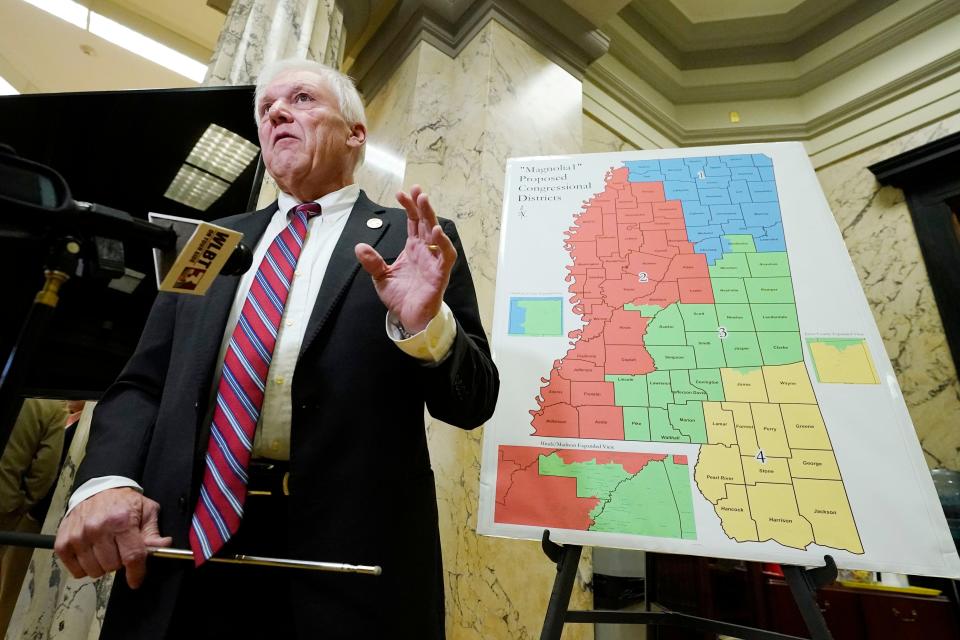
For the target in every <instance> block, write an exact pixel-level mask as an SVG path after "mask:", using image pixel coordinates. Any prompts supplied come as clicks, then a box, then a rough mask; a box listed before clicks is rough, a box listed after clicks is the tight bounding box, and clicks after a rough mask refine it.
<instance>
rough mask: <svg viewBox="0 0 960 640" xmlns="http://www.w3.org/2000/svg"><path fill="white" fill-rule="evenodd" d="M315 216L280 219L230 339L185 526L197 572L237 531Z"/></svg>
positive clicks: (299, 211)
mask: <svg viewBox="0 0 960 640" xmlns="http://www.w3.org/2000/svg"><path fill="white" fill-rule="evenodd" d="M319 213H320V205H318V204H317V203H315V202H308V203H306V204H301V205H299V206H297V207H295V208H294V209H291V211H290V213H289V214H287V215H288V217H289V218H290V223H289V224H288V225H287V226H286V228H285V229H284V230H283V231H281V232H280V233H279V234H278V235H277V237H276V238H274V240H273V243H272V244H271V245H270V248H269V249H267V253H266V254H265V255H264V257H263V261H262V262H261V263H260V267H259V269H258V270H257V274H256V276H255V277H254V279H253V282H252V283H251V284H250V290H249V292H247V299H246V301H245V302H244V304H243V310H242V311H241V312H240V318H239V320H238V321H237V326H236V327H235V328H234V330H233V334H232V335H231V336H230V342H229V344H228V345H227V351H226V355H225V356H224V358H223V369H222V372H221V376H220V384H219V386H218V387H217V400H216V407H215V408H214V412H213V424H212V425H211V427H210V441H209V443H208V444H207V455H206V469H205V471H204V474H203V483H202V484H201V485H200V498H199V500H197V506H196V509H195V510H194V513H193V522H192V523H191V526H190V548H191V549H193V558H194V563H195V564H196V565H197V566H200V565H201V564H203V562H205V561H206V560H207V559H209V558H210V556H212V555H214V554H215V553H217V551H219V550H220V549H221V548H222V547H223V545H225V544H226V543H227V540H229V539H230V537H231V536H232V535H233V534H235V533H236V532H237V529H239V528H240V520H241V518H242V517H243V505H244V502H245V501H246V496H247V467H248V464H249V462H250V451H251V449H252V448H253V438H254V433H255V432H256V429H257V421H258V420H259V419H260V409H261V407H262V406H263V394H264V389H265V388H266V382H267V373H268V372H269V370H270V362H271V360H272V359H273V348H274V345H276V342H277V331H278V330H279V327H280V320H281V318H282V317H283V309H284V306H285V305H286V302H287V293H289V291H290V283H291V281H292V280H293V272H294V269H296V266H297V260H298V259H299V258H300V250H301V249H302V248H303V242H304V240H305V239H306V237H307V220H308V218H310V217H311V216H315V215H317V214H319Z"/></svg>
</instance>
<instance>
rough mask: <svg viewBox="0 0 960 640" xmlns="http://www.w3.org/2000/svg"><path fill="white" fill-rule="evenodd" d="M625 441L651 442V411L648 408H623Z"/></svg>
mask: <svg viewBox="0 0 960 640" xmlns="http://www.w3.org/2000/svg"><path fill="white" fill-rule="evenodd" d="M623 439H624V440H639V441H642V442H649V441H650V410H649V409H647V408H646V407H624V408H623Z"/></svg>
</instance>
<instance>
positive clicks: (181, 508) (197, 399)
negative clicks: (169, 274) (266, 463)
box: [76, 192, 499, 638]
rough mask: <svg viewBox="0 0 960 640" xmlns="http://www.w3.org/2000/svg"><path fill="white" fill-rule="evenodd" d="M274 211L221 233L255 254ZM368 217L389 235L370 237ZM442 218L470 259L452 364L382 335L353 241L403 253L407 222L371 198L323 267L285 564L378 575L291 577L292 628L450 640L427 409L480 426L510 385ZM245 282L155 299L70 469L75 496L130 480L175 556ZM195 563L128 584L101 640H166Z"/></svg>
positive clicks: (454, 294) (457, 307)
mask: <svg viewBox="0 0 960 640" xmlns="http://www.w3.org/2000/svg"><path fill="white" fill-rule="evenodd" d="M274 211H276V203H274V204H273V205H272V206H270V207H268V208H266V209H263V210H261V211H258V212H255V213H252V214H251V213H248V214H242V215H239V216H233V217H230V218H226V219H224V220H221V221H219V224H222V225H224V226H227V227H230V228H233V229H236V230H238V231H242V232H243V233H244V234H245V240H246V241H247V242H248V243H249V244H250V245H251V246H252V245H253V244H254V243H255V242H257V241H258V240H259V238H260V236H261V235H262V234H263V232H264V229H265V228H266V226H267V224H268V222H269V219H270V216H271V215H272V213H273V212H274ZM371 217H377V218H380V219H382V220H383V222H384V224H383V225H382V226H381V227H380V228H378V229H371V228H369V227H368V226H367V224H366V221H367V220H368V219H369V218H371ZM441 224H442V226H443V228H444V231H445V232H446V233H447V235H448V236H449V237H450V238H451V240H452V241H453V243H454V245H455V246H456V248H457V251H458V254H459V257H458V259H457V261H456V264H455V266H454V268H453V272H452V274H451V277H450V284H449V286H448V287H447V291H446V294H445V296H444V299H445V301H446V303H447V304H448V305H449V306H450V308H451V309H452V310H453V313H454V316H455V317H456V319H457V324H458V328H457V337H456V339H455V341H454V344H453V347H452V348H451V351H450V353H449V355H448V357H447V358H446V359H445V360H444V361H443V362H442V363H440V364H438V365H426V366H425V365H423V364H422V363H420V362H417V361H416V360H415V359H413V358H411V357H410V356H408V355H406V354H404V353H403V352H402V351H400V349H398V348H397V347H396V345H394V344H393V343H392V342H391V340H390V339H389V338H388V337H387V335H386V332H385V330H384V315H385V312H386V311H385V308H384V306H383V303H382V302H380V300H379V298H378V297H377V294H376V291H375V290H374V287H373V283H372V281H371V279H370V277H369V276H367V274H366V273H364V272H362V269H361V268H360V266H359V263H358V262H357V259H356V257H355V255H354V249H353V247H354V246H355V245H356V243H358V242H367V243H369V244H371V245H373V246H374V247H375V248H376V249H377V250H378V251H379V252H380V253H381V255H383V257H384V258H385V259H386V260H387V262H391V261H392V260H393V259H394V258H396V257H397V255H398V254H399V253H400V252H401V251H402V250H403V247H404V243H405V241H406V235H407V230H406V229H407V224H406V213H405V212H404V211H403V210H401V209H385V208H383V207H379V206H377V205H375V204H373V203H372V202H370V200H369V199H367V197H366V195H365V194H364V193H363V192H361V193H360V197H359V199H358V201H357V203H356V205H355V206H354V208H353V211H352V212H351V213H350V216H349V218H348V221H347V223H346V226H345V228H344V230H343V234H342V236H341V238H340V240H339V242H338V244H337V246H336V248H335V250H334V253H333V256H332V257H331V259H330V264H329V266H328V268H327V270H326V275H325V276H324V280H323V284H322V286H321V288H320V292H319V294H318V296H317V300H316V302H315V304H314V308H313V312H312V314H311V316H310V319H309V323H308V327H307V330H306V335H305V337H304V341H303V345H302V348H301V350H300V355H299V359H298V362H297V365H296V369H295V373H294V380H293V386H292V390H291V393H292V401H293V415H292V427H291V442H290V451H291V454H290V456H291V459H290V493H291V495H290V498H289V504H290V511H289V522H288V529H289V533H290V541H289V544H290V548H291V550H292V553H291V555H292V556H293V557H296V558H304V559H317V560H328V561H337V562H349V563H356V564H377V565H380V566H382V567H383V570H384V573H383V575H382V576H380V577H377V578H372V577H370V576H354V575H348V574H315V573H313V572H302V571H292V572H291V579H292V580H294V581H296V584H295V585H294V589H293V592H294V593H295V594H296V595H295V596H294V597H295V600H296V602H295V607H296V608H297V609H296V610H298V611H303V612H305V614H306V615H303V616H298V619H300V618H303V619H304V620H308V621H309V620H310V619H316V620H323V621H324V626H323V629H324V631H325V633H324V636H323V637H327V638H339V637H359V638H362V637H377V636H380V635H381V631H384V632H385V631H386V630H387V629H391V630H393V631H395V632H396V631H403V636H404V637H416V638H431V637H442V636H443V583H442V573H441V565H440V544H439V535H438V531H437V509H436V495H435V488H434V479H433V473H432V470H431V466H430V460H429V456H428V452H427V444H426V437H425V431H424V421H423V408H424V403H426V406H427V408H428V409H429V411H430V414H431V415H432V416H434V417H435V418H438V419H440V420H443V421H444V422H448V423H450V424H453V425H456V426H458V427H461V428H465V429H471V428H474V427H476V426H478V425H480V424H482V423H483V422H484V421H486V420H487V419H488V418H489V417H490V415H491V414H492V412H493V408H494V405H495V403H496V397H497V391H498V387H499V379H498V375H497V371H496V368H495V366H494V365H493V363H492V361H491V359H490V352H489V348H488V346H487V341H486V338H485V337H484V332H483V327H482V326H481V324H480V316H479V311H478V309H477V302H476V294H475V291H474V287H473V282H472V280H471V277H470V272H469V269H468V267H467V261H466V259H465V257H464V255H463V248H462V246H461V244H460V240H459V237H458V236H457V232H456V229H455V227H454V225H453V223H452V222H450V221H446V220H444V221H441ZM253 268H256V265H254V267H253ZM238 280H239V278H238V277H224V276H221V277H220V278H218V279H217V281H216V283H215V284H214V285H213V287H212V288H211V289H210V290H209V292H208V293H207V295H206V296H203V297H192V296H176V295H173V294H167V293H160V294H159V295H158V297H157V300H156V302H155V303H154V307H153V310H152V311H151V314H150V317H149V319H148V320H147V324H146V326H145V328H144V331H143V335H142V337H141V339H140V343H139V345H138V346H137V349H136V352H135V353H134V355H133V356H132V358H131V359H130V361H129V362H128V364H127V365H126V367H125V368H124V370H123V372H122V373H121V374H120V376H119V378H118V379H117V381H116V382H115V383H114V384H113V385H112V386H111V387H110V388H109V389H108V390H107V392H106V393H105V395H104V396H103V398H102V400H101V401H100V403H99V404H98V406H97V409H96V411H95V413H94V417H93V423H92V427H91V435H90V441H89V444H88V445H87V453H86V458H85V459H84V461H83V463H82V465H81V467H80V469H79V471H78V473H77V480H76V483H77V485H78V486H79V484H81V483H83V482H85V481H86V480H88V479H90V478H93V477H97V476H103V475H121V476H126V477H129V478H133V479H135V480H137V481H138V482H139V483H140V484H141V486H143V488H144V493H145V495H146V496H148V497H150V498H152V499H153V500H156V501H157V502H159V503H160V507H161V510H160V531H161V533H162V534H163V535H170V536H173V544H174V546H175V547H181V548H188V547H189V541H188V528H189V524H190V519H191V516H192V514H193V508H194V504H195V502H196V499H197V495H198V491H199V484H200V481H201V479H202V469H203V466H202V465H203V462H202V458H203V453H204V452H205V451H206V444H207V440H208V437H209V424H204V418H205V416H206V415H207V413H208V411H207V405H208V402H209V397H210V392H211V379H212V378H213V377H214V373H215V371H214V369H215V366H216V359H217V355H218V349H219V346H220V339H221V336H222V335H223V331H224V326H225V323H226V320H227V315H228V313H229V309H230V306H231V304H232V302H233V299H234V295H235V292H236V288H237V283H238ZM186 564H187V563H179V562H170V561H167V562H163V561H157V562H153V563H151V565H150V566H149V568H148V574H147V580H146V583H145V584H144V585H143V586H142V587H141V588H140V589H138V590H137V591H136V592H134V591H131V590H130V589H128V588H127V587H126V585H125V581H124V579H123V578H122V577H118V579H117V580H116V581H115V587H114V591H113V594H112V596H111V602H110V606H109V610H108V614H107V620H106V621H105V625H104V631H103V636H102V637H112V636H113V635H116V637H123V638H154V637H157V638H159V637H163V633H164V631H165V629H166V628H167V624H168V622H169V618H170V615H171V612H172V610H173V607H174V605H175V603H176V595H177V590H178V586H179V584H180V579H181V577H182V575H183V571H185V569H184V566H183V565H186ZM364 630H366V631H364ZM303 631H304V637H314V636H315V632H313V631H312V630H310V629H309V628H308V627H304V629H303Z"/></svg>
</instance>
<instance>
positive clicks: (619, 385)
mask: <svg viewBox="0 0 960 640" xmlns="http://www.w3.org/2000/svg"><path fill="white" fill-rule="evenodd" d="M603 379H604V380H606V381H607V382H612V383H613V402H614V404H616V405H617V406H619V407H646V406H647V405H648V404H649V403H648V401H647V376H630V375H614V376H604V377H603Z"/></svg>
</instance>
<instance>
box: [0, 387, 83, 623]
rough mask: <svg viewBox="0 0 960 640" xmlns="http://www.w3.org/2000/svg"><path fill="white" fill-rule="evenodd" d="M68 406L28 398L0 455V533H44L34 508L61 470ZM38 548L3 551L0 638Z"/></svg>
mask: <svg viewBox="0 0 960 640" xmlns="http://www.w3.org/2000/svg"><path fill="white" fill-rule="evenodd" d="M66 422H67V405H66V403H65V402H64V401H63V400H42V399H36V398H28V399H27V400H25V401H24V403H23V408H22V409H21V410H20V415H19V416H18V417H17V422H16V424H14V427H13V430H12V431H11V433H10V440H9V441H8V442H7V446H6V448H5V449H4V450H3V456H0V531H17V532H22V533H39V532H40V527H41V525H42V524H43V522H42V521H40V520H38V519H36V518H34V517H33V516H31V514H30V509H31V508H32V507H33V506H34V505H36V504H37V503H38V502H39V501H40V500H42V499H44V498H45V497H46V496H47V494H48V493H49V492H50V490H51V488H52V487H53V484H54V482H55V481H56V479H57V474H58V473H59V471H60V461H61V457H62V452H63V440H64V426H65V425H66ZM32 555H33V549H30V548H28V547H9V546H0V637H3V636H4V635H5V634H6V630H7V625H8V624H9V623H10V616H11V615H12V614H13V608H14V606H15V605H16V603H17V597H18V595H19V593H20V585H21V584H22V582H23V578H24V576H25V575H26V573H27V568H28V567H29V565H30V557H31V556H32Z"/></svg>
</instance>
